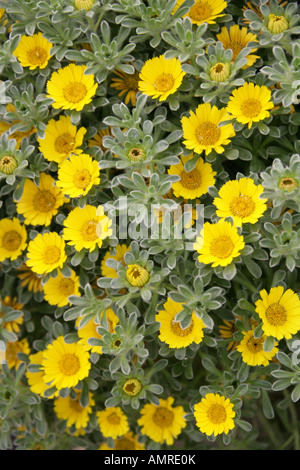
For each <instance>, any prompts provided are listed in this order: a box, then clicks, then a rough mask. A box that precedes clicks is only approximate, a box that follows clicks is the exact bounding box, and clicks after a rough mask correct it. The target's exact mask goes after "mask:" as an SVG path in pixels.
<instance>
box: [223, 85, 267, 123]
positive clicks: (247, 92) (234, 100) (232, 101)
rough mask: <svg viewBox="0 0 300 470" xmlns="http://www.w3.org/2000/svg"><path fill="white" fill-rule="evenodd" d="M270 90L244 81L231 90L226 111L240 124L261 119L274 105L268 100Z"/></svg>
mask: <svg viewBox="0 0 300 470" xmlns="http://www.w3.org/2000/svg"><path fill="white" fill-rule="evenodd" d="M270 99H271V91H270V90H269V89H268V88H267V87H266V86H264V85H262V86H259V85H255V84H254V83H252V82H251V83H245V84H244V85H243V86H241V87H239V88H237V89H235V90H233V92H232V95H231V97H230V98H229V101H228V104H227V111H228V113H229V114H230V115H231V117H232V118H235V119H236V120H237V121H238V122H241V123H242V124H248V128H249V129H250V127H251V126H252V124H253V123H255V122H259V121H263V120H264V119H266V118H268V117H269V116H270V113H269V110H270V109H272V108H273V107H274V104H273V103H272V102H271V101H270Z"/></svg>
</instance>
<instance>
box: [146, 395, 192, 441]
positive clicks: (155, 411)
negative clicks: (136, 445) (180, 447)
mask: <svg viewBox="0 0 300 470" xmlns="http://www.w3.org/2000/svg"><path fill="white" fill-rule="evenodd" d="M173 403H174V398H173V397H168V398H167V399H166V400H163V399H160V402H159V405H154V404H153V403H147V404H146V405H144V407H143V408H142V410H141V415H142V416H141V417H140V418H139V419H138V424H139V426H141V433H142V434H144V435H145V436H148V437H150V439H152V441H154V442H159V443H160V444H164V443H165V444H167V445H169V446H170V445H172V444H173V443H174V439H176V438H177V437H178V436H179V435H180V433H181V431H182V429H184V428H185V427H186V424H187V423H186V421H185V418H184V415H185V414H186V413H185V411H184V409H183V407H182V406H172V405H173Z"/></svg>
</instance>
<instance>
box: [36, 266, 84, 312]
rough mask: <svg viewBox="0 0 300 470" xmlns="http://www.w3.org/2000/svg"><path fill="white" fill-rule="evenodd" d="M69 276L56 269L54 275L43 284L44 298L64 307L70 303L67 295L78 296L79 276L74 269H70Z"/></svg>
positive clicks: (51, 303)
mask: <svg viewBox="0 0 300 470" xmlns="http://www.w3.org/2000/svg"><path fill="white" fill-rule="evenodd" d="M71 272H72V273H71V276H70V277H65V276H64V275H63V274H62V273H61V271H58V274H57V276H56V277H51V278H50V279H49V281H47V282H46V283H45V284H44V286H43V290H44V294H45V300H46V301H47V302H48V303H49V304H50V305H57V306H58V307H64V306H66V305H68V304H69V305H71V302H69V300H68V297H69V296H70V295H77V296H80V295H81V294H80V291H79V277H78V276H77V275H76V273H75V271H73V270H71Z"/></svg>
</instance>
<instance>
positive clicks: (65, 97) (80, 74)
mask: <svg viewBox="0 0 300 470" xmlns="http://www.w3.org/2000/svg"><path fill="white" fill-rule="evenodd" d="M85 70H86V66H85V65H75V64H69V65H67V66H66V67H64V68H61V69H59V70H58V71H57V72H53V73H52V75H51V78H50V80H49V81H48V82H47V91H48V95H47V98H52V99H53V101H54V102H53V103H52V106H53V108H55V109H60V108H62V109H75V110H76V111H81V110H82V109H83V108H84V106H85V105H86V104H88V103H90V102H91V101H92V97H93V96H94V94H95V93H96V90H97V88H98V84H97V83H95V82H94V75H92V74H90V75H85V73H84V72H85Z"/></svg>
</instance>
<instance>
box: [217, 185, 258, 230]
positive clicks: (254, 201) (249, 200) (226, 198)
mask: <svg viewBox="0 0 300 470" xmlns="http://www.w3.org/2000/svg"><path fill="white" fill-rule="evenodd" d="M263 191H264V188H263V187H262V185H261V184H259V185H255V183H254V181H253V179H252V178H241V179H239V180H231V181H227V183H225V184H224V185H223V186H222V187H221V188H220V190H219V197H217V198H215V199H214V200H213V204H214V205H215V206H216V208H217V211H216V214H217V216H218V217H221V219H222V220H224V219H225V218H226V217H232V219H233V223H234V225H236V226H238V227H240V226H241V225H242V224H245V223H250V224H255V223H256V222H257V221H258V220H259V219H260V217H262V215H263V214H264V212H265V211H266V209H267V204H266V202H267V199H261V197H260V196H261V194H262V193H263Z"/></svg>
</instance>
